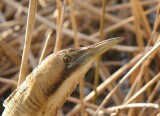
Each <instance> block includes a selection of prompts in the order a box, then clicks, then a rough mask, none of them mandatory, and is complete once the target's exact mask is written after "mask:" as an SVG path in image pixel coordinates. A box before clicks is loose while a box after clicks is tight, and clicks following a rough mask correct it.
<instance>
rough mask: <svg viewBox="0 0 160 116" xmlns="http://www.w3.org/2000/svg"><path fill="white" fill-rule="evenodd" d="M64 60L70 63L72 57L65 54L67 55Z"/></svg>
mask: <svg viewBox="0 0 160 116" xmlns="http://www.w3.org/2000/svg"><path fill="white" fill-rule="evenodd" d="M63 61H64V62H65V63H69V62H70V61H71V57H70V56H67V55H65V56H64V57H63Z"/></svg>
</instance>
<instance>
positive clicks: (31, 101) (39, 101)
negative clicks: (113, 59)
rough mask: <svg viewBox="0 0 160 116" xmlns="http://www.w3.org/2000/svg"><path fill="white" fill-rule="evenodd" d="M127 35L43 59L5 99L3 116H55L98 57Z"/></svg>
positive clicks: (64, 51) (63, 51)
mask: <svg viewBox="0 0 160 116" xmlns="http://www.w3.org/2000/svg"><path fill="white" fill-rule="evenodd" d="M122 39H123V38H113V39H110V40H105V41H102V42H99V43H96V44H94V45H90V46H87V47H82V48H79V49H67V50H62V51H60V52H58V53H56V54H51V55H50V56H48V57H47V58H46V59H45V60H44V61H42V62H41V63H40V64H39V65H38V66H37V68H35V69H34V70H33V72H32V73H31V74H29V75H28V76H27V77H26V80H25V81H24V82H23V83H22V84H21V85H20V86H19V87H18V88H17V89H16V90H15V91H14V92H13V93H12V94H11V95H10V96H9V97H8V98H7V99H6V100H5V102H4V104H3V105H4V106H5V110H4V112H3V114H2V115H3V116H55V115H56V113H57V109H59V108H60V107H61V106H62V105H63V103H64V102H65V101H66V99H67V97H68V96H69V95H70V94H71V93H72V91H73V90H74V88H75V87H76V85H77V84H78V83H79V81H80V78H83V77H84V75H85V74H86V72H87V71H88V70H89V68H90V67H91V65H92V63H93V61H94V59H95V58H96V57H97V56H99V55H101V54H103V53H104V52H106V51H107V50H108V49H110V48H111V47H112V46H114V45H115V44H117V43H118V42H120V41H121V40H122Z"/></svg>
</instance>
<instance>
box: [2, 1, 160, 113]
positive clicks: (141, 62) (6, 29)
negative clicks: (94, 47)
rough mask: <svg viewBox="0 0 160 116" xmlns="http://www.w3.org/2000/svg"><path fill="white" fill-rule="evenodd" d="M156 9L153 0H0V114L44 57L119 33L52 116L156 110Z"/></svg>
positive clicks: (159, 59) (159, 65) (159, 67)
mask: <svg viewBox="0 0 160 116" xmlns="http://www.w3.org/2000/svg"><path fill="white" fill-rule="evenodd" d="M29 2H30V8H29ZM159 6H160V5H159V1H158V0H130V1H127V0H112V1H107V0H102V1H99V0H94V1H93V0H82V1H79V0H73V1H72V0H63V1H60V0H56V1H51V0H46V1H45V0H32V1H28V0H1V1H0V9H1V10H0V87H1V88H0V100H1V101H0V102H1V107H0V111H1V112H2V111H3V107H2V103H3V101H4V99H6V97H7V96H8V95H9V94H10V93H11V92H12V91H13V90H15V89H16V87H17V85H18V84H20V83H21V82H23V80H24V79H25V76H26V75H28V74H29V73H30V72H31V71H32V70H33V69H34V68H35V67H36V66H37V65H38V64H39V62H41V61H42V60H43V59H44V58H45V57H47V56H48V55H49V54H51V53H53V52H56V51H58V50H61V49H66V48H71V47H72V48H73V47H74V48H78V47H79V46H87V45H90V44H93V43H96V42H98V41H102V40H105V39H108V38H112V37H117V36H122V37H125V38H126V39H125V40H124V41H123V42H121V44H120V45H116V46H114V47H113V48H112V49H111V50H110V51H109V52H108V53H106V54H104V55H103V56H102V57H101V58H98V59H97V60H96V61H95V63H94V65H93V66H92V68H91V69H90V71H89V72H88V73H87V74H86V77H85V79H84V80H81V82H80V86H78V87H77V88H76V90H75V91H74V92H73V94H72V95H71V96H70V97H69V98H68V100H67V102H66V103H65V104H64V106H63V107H62V108H61V109H60V115H93V114H95V113H97V112H98V111H99V112H100V113H102V114H107V115H111V114H112V115H129V116H130V115H131V116H132V115H133V116H134V115H139V116H142V115H150V116H155V115H160V114H159V103H160V97H159V96H160V92H159V90H160V88H159V87H160V81H159V80H160V54H159V53H160V52H159V50H160V47H159V46H160V38H159V33H160V32H159V22H160V16H159V12H160V7H159ZM34 20H35V21H34ZM27 23H28V24H27ZM24 46H25V47H24ZM18 77H21V78H19V79H18ZM79 96H80V97H79Z"/></svg>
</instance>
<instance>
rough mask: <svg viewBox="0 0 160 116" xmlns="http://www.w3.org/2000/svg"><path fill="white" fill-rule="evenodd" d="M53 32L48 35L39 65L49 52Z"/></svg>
mask: <svg viewBox="0 0 160 116" xmlns="http://www.w3.org/2000/svg"><path fill="white" fill-rule="evenodd" d="M52 33H53V32H52V31H50V32H49V34H48V35H47V38H46V41H45V44H44V47H43V49H42V53H41V56H40V59H39V63H40V62H42V61H43V59H44V58H45V53H46V50H47V46H48V44H49V41H50V39H51V34H52Z"/></svg>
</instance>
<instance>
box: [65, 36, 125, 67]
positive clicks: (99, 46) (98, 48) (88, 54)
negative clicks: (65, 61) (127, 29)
mask: <svg viewBox="0 0 160 116" xmlns="http://www.w3.org/2000/svg"><path fill="white" fill-rule="evenodd" d="M123 39H124V38H122V37H117V38H112V39H108V40H104V41H101V42H99V43H96V44H93V45H90V46H87V47H82V48H81V49H80V50H79V51H85V52H84V54H82V55H81V56H80V57H79V58H78V59H77V60H76V61H75V62H73V63H72V64H70V65H69V67H68V68H70V67H73V66H75V65H82V64H85V63H87V62H89V61H90V60H93V59H95V58H97V57H98V56H100V55H102V54H103V53H105V52H106V51H107V50H109V49H110V48H111V47H113V46H114V45H116V44H117V43H119V42H120V41H122V40H123Z"/></svg>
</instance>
